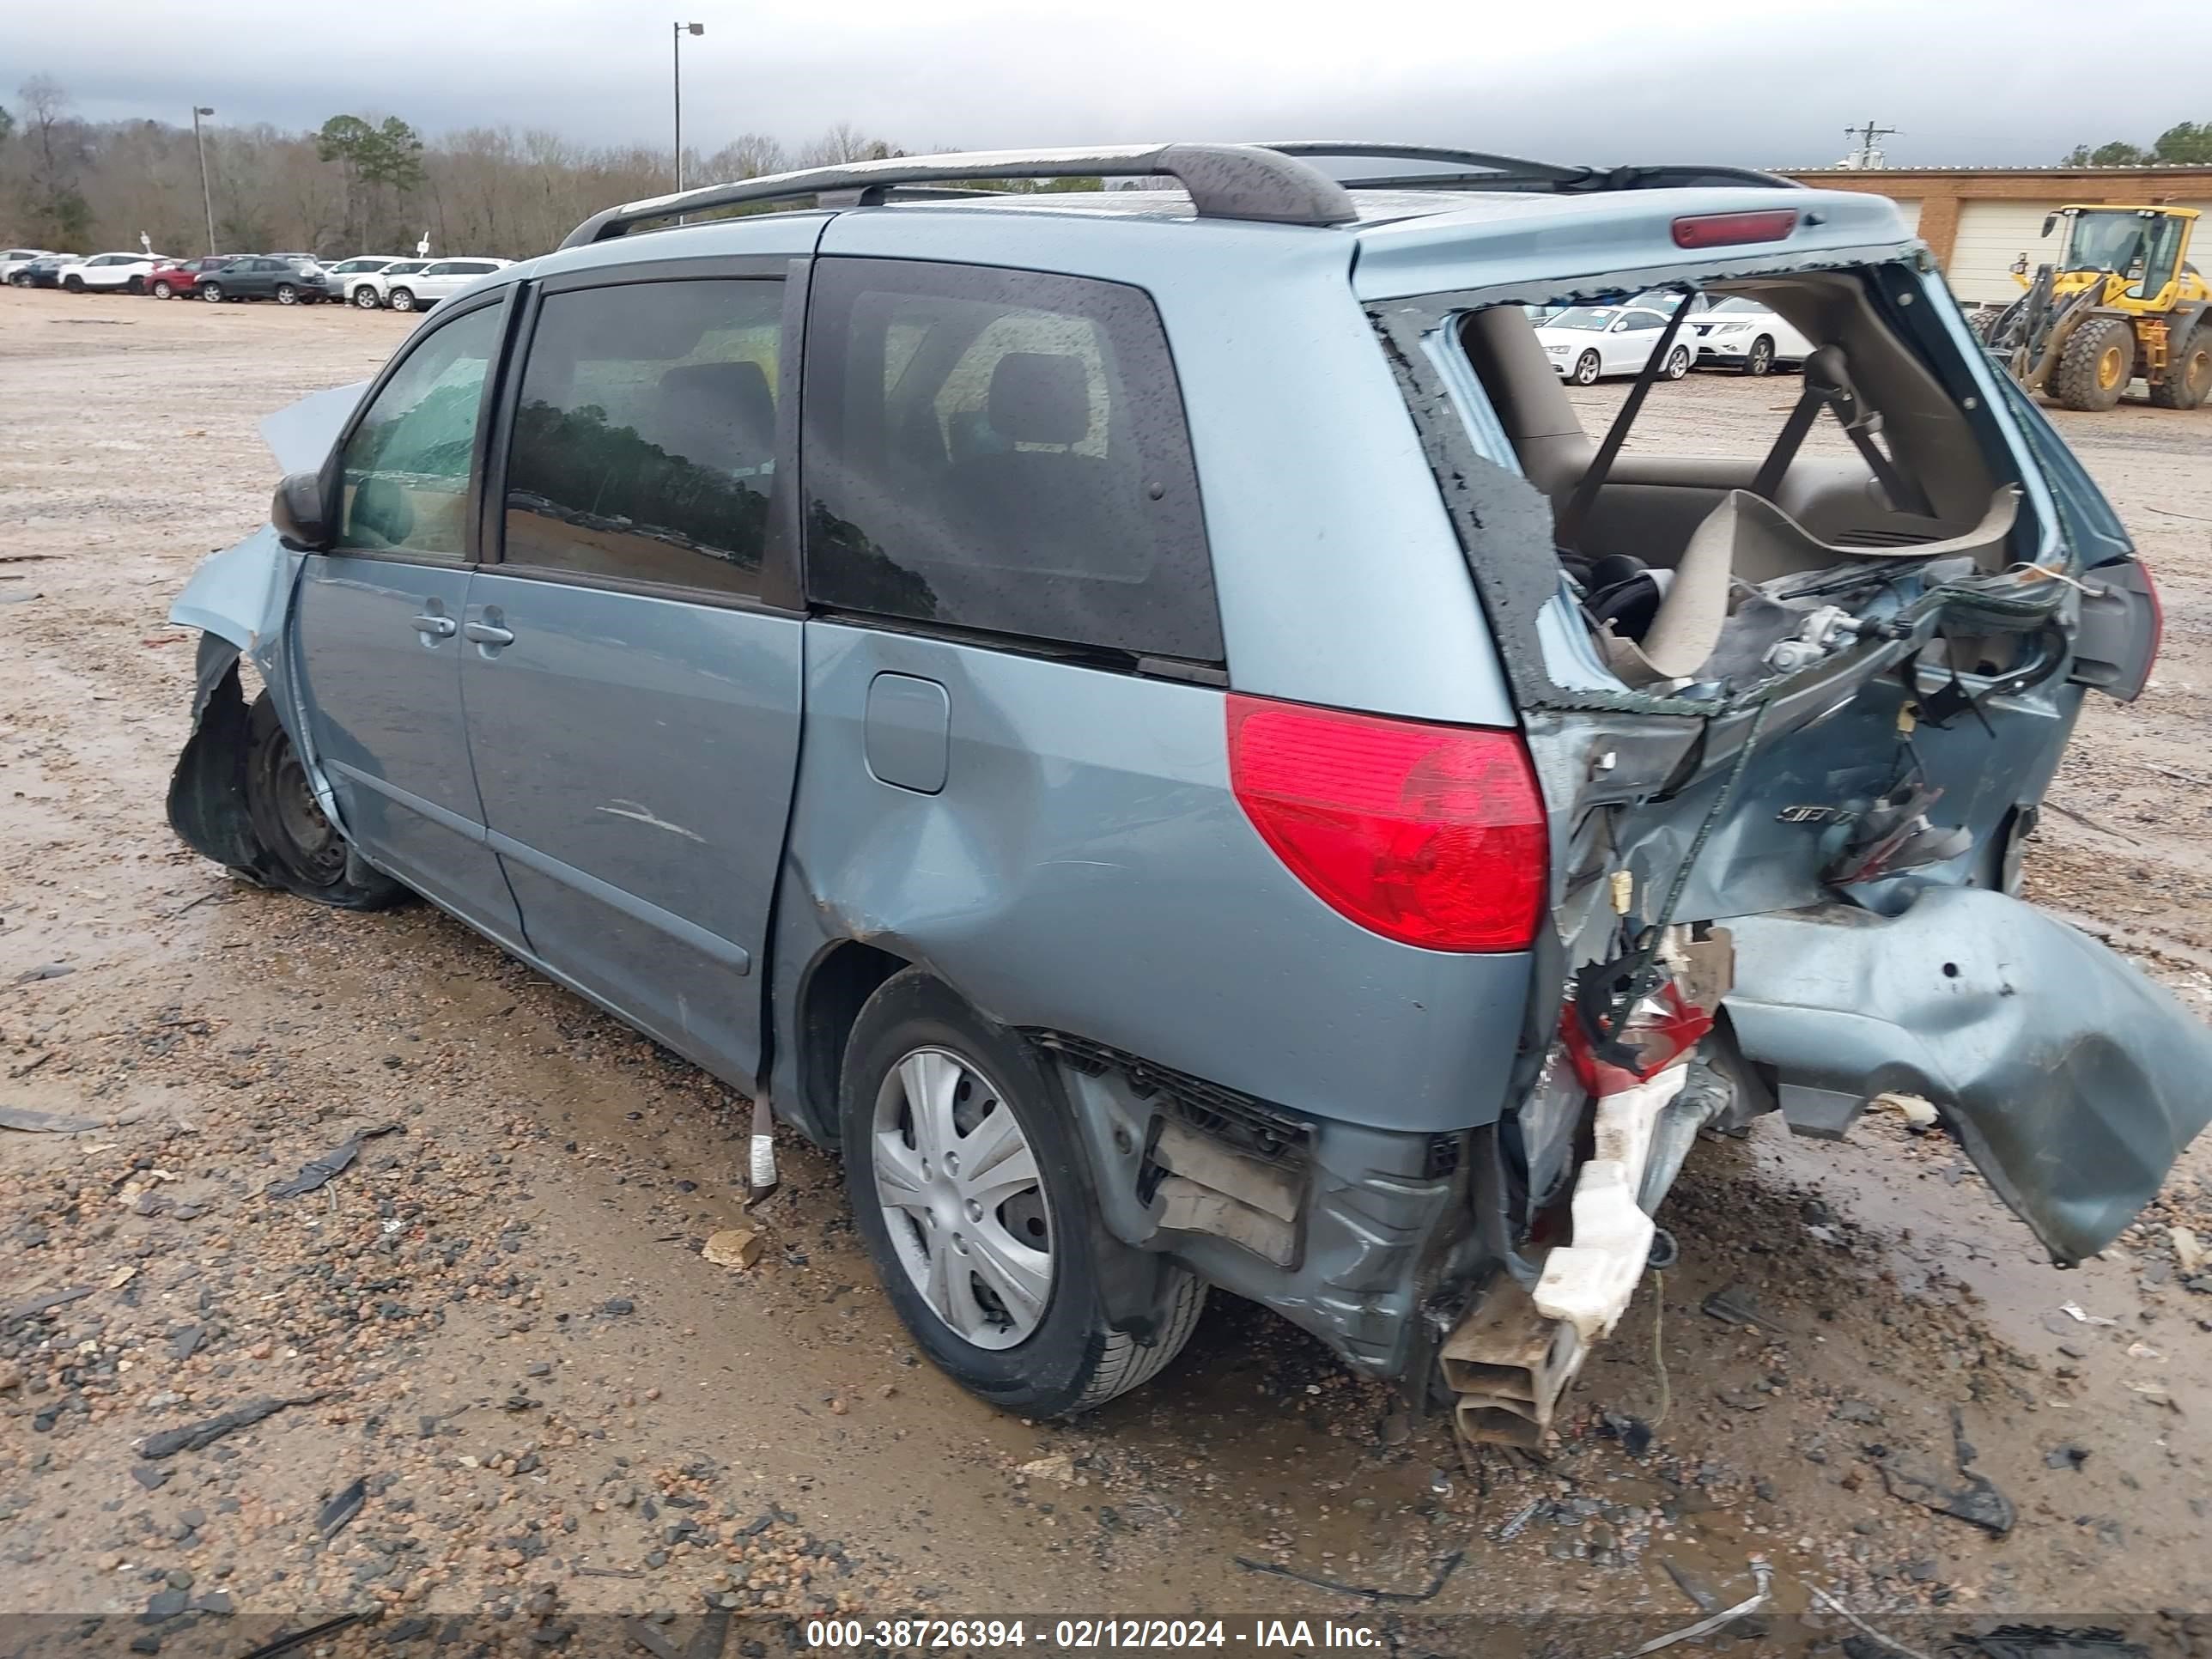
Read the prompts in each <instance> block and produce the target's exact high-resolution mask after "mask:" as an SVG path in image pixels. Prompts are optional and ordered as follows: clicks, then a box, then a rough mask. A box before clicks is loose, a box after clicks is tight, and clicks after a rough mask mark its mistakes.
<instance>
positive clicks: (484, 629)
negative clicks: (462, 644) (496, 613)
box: [447, 622, 514, 645]
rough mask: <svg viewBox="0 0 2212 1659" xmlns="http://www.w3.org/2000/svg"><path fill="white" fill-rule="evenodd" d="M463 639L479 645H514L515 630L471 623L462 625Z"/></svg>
mask: <svg viewBox="0 0 2212 1659" xmlns="http://www.w3.org/2000/svg"><path fill="white" fill-rule="evenodd" d="M447 626H448V627H450V626H451V624H450V623H448V624H447ZM461 637H462V638H463V639H465V640H474V641H476V642H477V644H478V645H513V643H514V630H513V629H511V628H499V627H495V626H494V625H493V624H492V623H488V622H469V623H462V624H461Z"/></svg>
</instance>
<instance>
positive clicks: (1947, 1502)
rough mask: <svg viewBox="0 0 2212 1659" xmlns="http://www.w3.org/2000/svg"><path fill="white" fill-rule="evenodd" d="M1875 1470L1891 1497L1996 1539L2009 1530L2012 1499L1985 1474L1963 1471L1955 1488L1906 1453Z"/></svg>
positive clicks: (1893, 1455) (1896, 1454)
mask: <svg viewBox="0 0 2212 1659" xmlns="http://www.w3.org/2000/svg"><path fill="white" fill-rule="evenodd" d="M1875 1468H1878V1469H1880V1470H1881V1484H1882V1485H1883V1486H1886V1487H1887V1488H1888V1491H1889V1495H1890V1496H1891V1497H1892V1498H1903V1499H1904V1500H1905V1502H1906V1503H1908V1504H1919V1505H1920V1506H1921V1507H1922V1508H1923V1509H1930V1510H1935V1511H1936V1514H1938V1515H1948V1516H1954V1518H1956V1519H1958V1520H1960V1521H1966V1522H1972V1524H1973V1525H1975V1526H1977V1527H1979V1528H1982V1529H1983V1530H1984V1532H1989V1533H1993V1534H1996V1536H1997V1537H1999V1538H2002V1537H2003V1536H2004V1535H2005V1534H2007V1533H2008V1532H2010V1531H2011V1530H2012V1523H2013V1522H2014V1520H2015V1518H2016V1516H2015V1513H2014V1510H2013V1506H2012V1500H2011V1499H2010V1498H2007V1497H2006V1496H2005V1495H2004V1494H2003V1493H2002V1492H1999V1491H1998V1490H1997V1488H1996V1484H1995V1483H1994V1482H1992V1481H1991V1480H1990V1479H1989V1478H1988V1477H1987V1476H1985V1475H1979V1474H1974V1473H1973V1472H1972V1470H1962V1471H1961V1472H1960V1482H1959V1484H1958V1485H1956V1486H1954V1485H1952V1484H1950V1482H1949V1481H1948V1480H1946V1479H1945V1477H1944V1476H1943V1475H1942V1474H1941V1473H1940V1472H1939V1471H1937V1470H1936V1468H1934V1467H1933V1466H1932V1465H1930V1464H1929V1463H1927V1462H1924V1461H1923V1460H1921V1459H1919V1458H1916V1457H1914V1456H1912V1455H1911V1454H1909V1453H1906V1452H1892V1453H1891V1454H1890V1455H1888V1456H1887V1457H1885V1458H1883V1459H1882V1460H1881V1462H1879V1463H1877V1464H1876V1465H1875Z"/></svg>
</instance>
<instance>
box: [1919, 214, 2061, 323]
mask: <svg viewBox="0 0 2212 1659" xmlns="http://www.w3.org/2000/svg"><path fill="white" fill-rule="evenodd" d="M2057 206H2058V201H2057V198H2056V197H2053V198H2052V199H2051V200H2050V201H2048V202H1961V203H1960V204H1959V234H1958V238H1957V240H1955V241H1954V242H1953V243H1952V245H1951V258H1950V259H1949V261H1948V263H1947V265H1946V268H1945V270H1944V275H1945V276H1948V277H1949V278H1950V279H1951V287H1952V289H1953V291H1954V292H1955V293H1956V294H1957V295H1958V296H1959V297H1960V299H1962V300H1964V301H1967V302H1968V303H1969V304H1972V303H1973V302H1975V301H1984V300H2009V299H2011V298H2013V297H2014V296H2015V295H2017V294H2018V293H2019V292H2020V284H2019V283H2016V282H2015V281H2014V280H2013V276H2012V270H2011V266H2012V262H2013V261H2014V260H2015V259H2017V258H2020V256H2021V254H2023V253H2025V254H2026V255H2027V267H2028V269H2029V270H2031V271H2032V270H2034V269H2035V267H2036V266H2038V265H2039V264H2044V263H2045V261H2047V260H2049V259H2051V258H2053V257H2054V256H2055V255H2056V254H2057V252H2058V240H2059V236H2060V235H2061V234H2063V231H2064V229H2065V227H2064V226H2063V224H2062V225H2061V226H2059V227H2058V228H2057V230H2054V231H2053V232H2052V233H2051V240H2048V241H2045V240H2044V237H2043V220H2044V216H2045V215H2046V214H2048V213H2050V212H2051V210H2052V209H2054V208H2056V207H2057Z"/></svg>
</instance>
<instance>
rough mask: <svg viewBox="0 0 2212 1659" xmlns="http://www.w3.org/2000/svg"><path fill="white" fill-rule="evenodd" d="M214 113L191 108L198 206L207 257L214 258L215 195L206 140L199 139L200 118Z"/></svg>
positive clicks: (199, 106) (199, 105)
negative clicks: (197, 158) (197, 159)
mask: <svg viewBox="0 0 2212 1659" xmlns="http://www.w3.org/2000/svg"><path fill="white" fill-rule="evenodd" d="M214 113H215V112H214V111H213V110H211V109H210V108H209V107H208V106H206V105H205V104H194V105H193V106H192V148H193V149H197V151H199V153H200V205H201V206H202V207H204V208H205V209H206V210H207V233H208V257H209V258H214V257H215V193H214V192H213V191H210V190H209V188H208V170H207V140H206V139H204V138H203V137H200V117H201V116H203V115H212V114H214Z"/></svg>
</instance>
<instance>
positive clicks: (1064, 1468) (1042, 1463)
mask: <svg viewBox="0 0 2212 1659" xmlns="http://www.w3.org/2000/svg"><path fill="white" fill-rule="evenodd" d="M1014 1473H1015V1474H1018V1475H1019V1476H1021V1477H1022V1479H1023V1480H1056V1481H1058V1482H1059V1483H1060V1485H1061V1486H1073V1485H1074V1484H1075V1460H1074V1458H1073V1457H1071V1456H1069V1455H1068V1454H1067V1453H1066V1452H1054V1453H1053V1454H1051V1455H1049V1456H1047V1457H1039V1458H1034V1459H1032V1460H1031V1461H1030V1462H1027V1463H1024V1464H1023V1465H1022V1466H1021V1467H1020V1468H1018V1469H1016V1470H1015V1471H1014Z"/></svg>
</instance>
